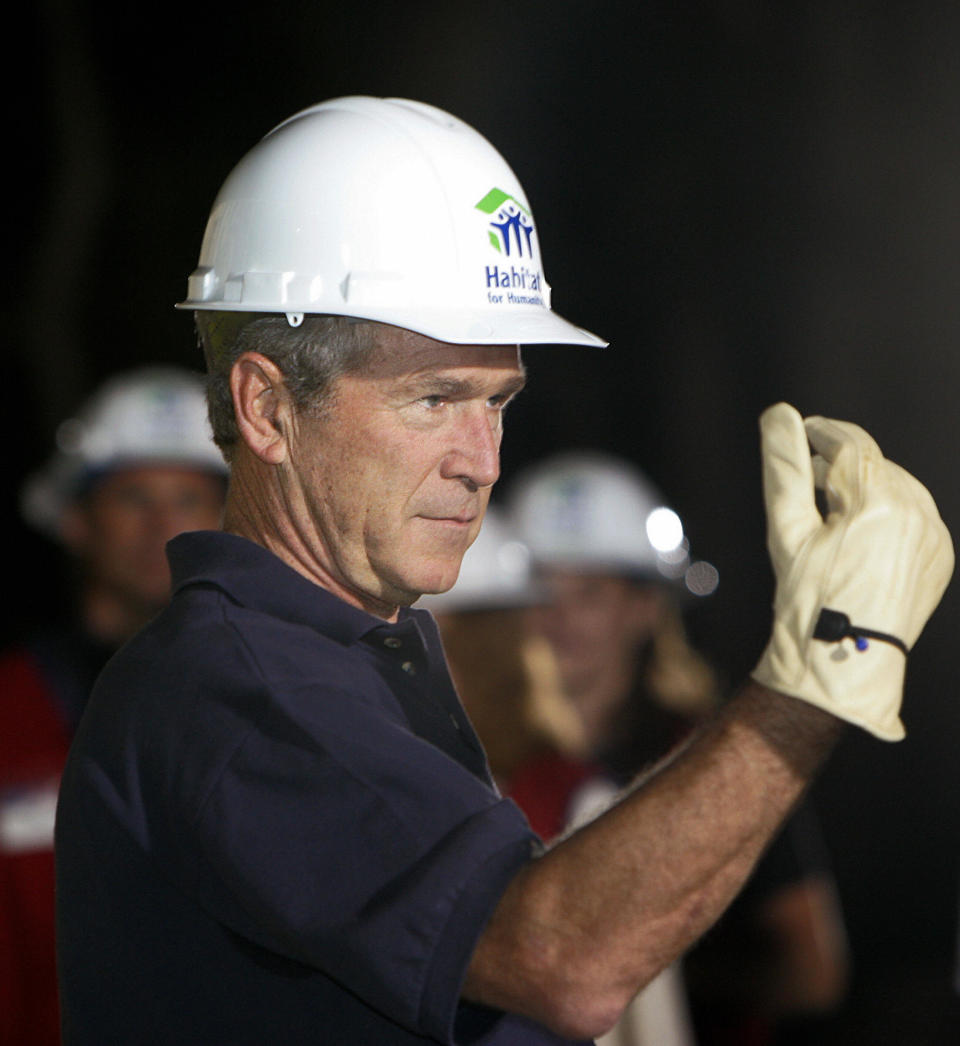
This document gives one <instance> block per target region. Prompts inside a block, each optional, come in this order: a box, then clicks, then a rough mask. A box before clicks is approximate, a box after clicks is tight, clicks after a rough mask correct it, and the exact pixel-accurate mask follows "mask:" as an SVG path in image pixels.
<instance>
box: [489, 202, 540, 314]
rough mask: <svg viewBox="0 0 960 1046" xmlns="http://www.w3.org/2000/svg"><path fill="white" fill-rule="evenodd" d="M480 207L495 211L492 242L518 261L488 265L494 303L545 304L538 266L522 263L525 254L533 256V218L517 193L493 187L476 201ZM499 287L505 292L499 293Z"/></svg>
mask: <svg viewBox="0 0 960 1046" xmlns="http://www.w3.org/2000/svg"><path fill="white" fill-rule="evenodd" d="M476 209H477V210H478V211H482V212H483V213H484V214H489V215H492V216H493V217H492V219H491V221H490V227H489V229H488V230H487V236H488V237H489V239H490V246H491V247H493V249H494V250H495V251H497V252H498V253H499V254H502V255H504V256H505V257H506V258H510V259H511V260H512V259H516V264H511V265H509V266H507V265H505V266H503V267H501V266H500V265H488V266H487V267H486V270H487V271H486V277H487V298H488V299H489V300H490V301H491V302H492V303H493V304H495V305H496V304H500V303H503V302H504V300H506V301H507V302H508V303H509V304H511V305H518V304H520V305H543V304H544V301H543V297H542V296H541V293H540V292H541V287H542V281H543V276H542V274H541V273H540V271H539V270H535V269H531V268H529V266H527V265H523V264H521V261H522V259H523V258H524V257H526V258H529V259H531V260H532V259H533V256H534V255H533V231H534V230H533V218H532V217H531V215H530V212H529V211H528V210H527V209H526V207H524V206H523V204H522V203H520V201H519V200H517V199H516V197H514V196H511V195H510V194H509V193H505V192H504V191H503V190H502V189H497V188H493V189H491V190H490V191H489V192H488V193H487V194H486V196H484V198H483V199H482V200H481V201H480V202H479V203H478V204H477V205H476ZM500 290H502V291H504V293H498V292H499V291H500Z"/></svg>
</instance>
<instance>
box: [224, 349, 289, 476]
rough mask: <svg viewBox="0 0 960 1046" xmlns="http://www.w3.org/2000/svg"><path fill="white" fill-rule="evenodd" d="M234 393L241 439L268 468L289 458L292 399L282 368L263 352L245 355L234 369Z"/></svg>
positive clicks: (234, 405) (232, 393)
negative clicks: (288, 442) (288, 437)
mask: <svg viewBox="0 0 960 1046" xmlns="http://www.w3.org/2000/svg"><path fill="white" fill-rule="evenodd" d="M230 393H231V395H232V396H233V410H234V414H235V415H236V419H237V427H238V429H239V430H240V437H241V439H242V440H243V442H244V443H245V444H246V445H247V447H249V448H250V450H251V451H252V452H253V453H254V454H255V455H256V456H257V457H258V458H259V459H260V460H261V461H263V462H265V463H266V464H268V465H279V464H280V463H281V462H282V461H284V460H285V459H286V456H287V433H288V432H289V429H290V420H291V413H290V395H289V393H288V391H287V386H286V384H285V382H284V380H283V374H282V373H281V371H280V368H279V367H277V365H276V364H275V363H274V362H273V361H272V360H270V359H268V358H267V357H266V356H264V355H262V354H261V353H259V352H245V353H243V354H242V355H241V356H240V357H239V358H238V359H237V360H236V362H235V363H234V364H233V366H232V367H231V368H230Z"/></svg>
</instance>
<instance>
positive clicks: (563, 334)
mask: <svg viewBox="0 0 960 1046" xmlns="http://www.w3.org/2000/svg"><path fill="white" fill-rule="evenodd" d="M175 307H176V308H178V309H192V310H197V311H206V310H213V311H218V312H251V313H253V312H255V313H260V314H263V313H276V314H277V315H281V316H282V315H286V316H305V315H310V314H311V313H316V310H315V309H313V310H311V309H310V308H309V307H307V308H298V307H297V305H296V304H295V303H289V304H286V305H284V307H283V308H282V309H281V308H278V307H277V306H276V305H270V306H267V305H265V304H258V303H256V302H238V303H234V302H224V301H194V300H190V299H187V300H185V301H182V302H178V303H177V305H176V306H175ZM322 314H323V315H342V316H350V317H352V318H353V319H359V320H370V321H374V322H377V323H385V324H388V325H390V326H392V327H402V328H404V329H405V330H411V331H414V332H415V333H417V334H423V335H425V336H426V337H428V338H434V339H436V340H437V341H445V342H448V343H450V344H451V345H580V346H584V347H587V348H598V349H602V348H606V347H607V346H608V345H609V342H607V341H605V340H604V339H603V338H600V337H598V336H597V335H596V334H592V333H591V332H590V331H587V330H584V329H583V328H581V327H577V326H575V325H574V324H572V323H570V322H569V321H568V320H565V319H564V318H563V317H562V316H558V315H557V314H556V313H555V312H547V311H544V310H542V309H538V310H536V311H534V310H531V311H530V312H529V313H520V312H514V313H508V312H506V311H504V313H503V314H502V315H499V316H491V314H490V311H489V310H488V309H483V310H481V309H476V310H465V309H462V308H457V309H450V310H446V309H435V310H425V309H422V308H410V309H409V310H406V309H398V308H397V307H396V306H391V307H388V308H383V309H378V308H376V307H372V306H370V307H365V308H364V309H363V314H362V315H357V314H356V312H350V311H348V310H346V309H344V310H343V311H342V312H334V311H333V310H331V309H324V310H323V313H322Z"/></svg>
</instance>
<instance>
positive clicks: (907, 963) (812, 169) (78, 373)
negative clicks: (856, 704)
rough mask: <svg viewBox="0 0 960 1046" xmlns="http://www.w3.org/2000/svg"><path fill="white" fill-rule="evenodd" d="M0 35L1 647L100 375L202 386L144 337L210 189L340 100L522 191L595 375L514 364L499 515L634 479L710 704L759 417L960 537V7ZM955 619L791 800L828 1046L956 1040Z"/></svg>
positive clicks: (30, 613) (745, 602) (222, 10)
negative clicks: (480, 161) (660, 524)
mask: <svg viewBox="0 0 960 1046" xmlns="http://www.w3.org/2000/svg"><path fill="white" fill-rule="evenodd" d="M5 18H6V42H7V48H6V51H7V54H6V63H7V70H8V79H9V86H8V87H7V89H6V91H5V92H4V93H5V96H6V98H7V102H8V106H7V108H8V112H7V114H6V120H5V138H6V142H7V150H6V153H7V158H6V162H5V164H4V166H5V168H6V173H7V185H8V190H7V193H6V202H7V213H6V217H5V226H6V229H5V237H4V244H5V248H6V250H5V254H6V260H7V265H6V267H5V268H6V271H5V277H4V279H3V284H2V286H3V295H4V299H3V303H4V317H5V320H6V323H5V339H4V340H5V343H6V344H5V346H4V349H5V351H4V353H3V367H4V372H5V378H6V381H5V383H4V392H5V396H4V401H5V409H4V411H3V412H2V417H3V429H2V430H0V438H2V440H3V446H4V448H5V451H6V464H5V476H6V477H7V482H6V483H5V484H4V487H3V504H2V512H3V520H4V530H3V536H4V538H5V547H6V558H7V561H8V570H7V576H8V585H7V598H6V599H5V600H4V621H3V627H4V630H5V632H6V634H8V635H13V634H15V633H16V632H18V631H19V630H21V629H23V628H25V627H27V626H28V625H29V624H30V623H31V622H32V621H34V620H37V619H39V618H40V617H42V616H43V615H44V614H45V613H46V612H47V611H48V608H49V606H50V604H51V601H58V600H62V599H63V598H65V594H64V591H63V589H64V586H63V582H62V580H61V574H60V566H61V564H60V561H59V558H58V554H57V551H56V549H54V548H53V547H52V546H49V545H48V544H46V543H45V541H44V540H43V539H41V538H40V537H38V536H36V535H34V534H33V533H31V532H30V531H28V530H26V529H25V528H24V527H23V526H22V525H21V524H20V522H19V519H18V516H17V508H16V496H17V490H18V487H19V484H20V481H21V480H22V478H23V477H24V475H26V474H27V473H28V472H29V471H30V470H31V469H33V468H35V467H37V466H38V465H39V464H40V463H41V462H42V461H43V460H44V458H45V457H46V455H47V454H48V453H49V451H50V449H51V446H52V440H53V433H54V430H55V427H56V423H57V422H58V421H59V420H60V419H62V418H63V417H64V416H65V415H67V414H68V413H69V412H70V411H71V410H72V409H73V408H74V407H75V406H76V405H77V404H78V402H79V401H80V400H81V399H82V398H83V397H85V396H86V395H87V394H88V393H89V392H90V391H92V389H93V388H94V387H95V386H96V385H97V384H98V383H99V382H100V381H101V380H102V379H103V378H104V377H105V376H106V375H107V374H109V373H111V372H113V371H114V370H117V369H125V368H128V367H130V366H134V365H136V364H139V363H144V362H148V361H167V362H174V363H181V364H185V365H188V366H192V367H194V368H199V366H200V361H199V357H198V354H197V352H196V351H195V348H194V344H193V336H192V329H191V322H190V318H189V316H188V315H185V314H183V313H178V312H175V311H174V309H173V307H172V306H173V303H174V302H175V301H178V300H179V299H180V298H181V297H182V296H183V294H184V291H185V289H186V277H187V275H188V274H189V272H190V271H191V270H192V269H193V267H194V264H195V262H196V256H197V252H198V250H199V245H200V238H201V234H202V230H203V226H204V223H205V220H206V216H207V212H208V209H209V207H210V204H211V203H212V200H213V198H214V196H215V194H216V191H217V189H218V188H219V185H220V183H221V182H222V180H223V178H224V177H225V175H226V174H227V172H228V170H229V169H230V167H231V166H232V165H233V164H234V163H235V162H236V160H238V159H239V157H240V156H241V155H242V154H243V153H244V152H245V151H246V150H247V149H248V148H249V147H250V146H251V145H252V144H253V143H254V142H255V141H256V140H257V139H258V138H259V137H260V136H261V135H263V134H264V133H266V132H267V131H268V130H269V129H270V128H271V127H272V126H273V125H274V124H276V123H278V122H279V121H280V120H281V119H283V118H284V117H286V116H288V115H290V114H292V113H293V112H295V111H297V110H298V109H300V108H303V107H305V106H307V105H309V104H311V103H313V102H316V101H320V100H322V99H323V98H326V97H331V96H334V95H341V94H351V93H358V94H375V95H400V96H406V97H412V98H417V99H420V100H423V101H427V102H431V103H433V104H435V105H439V106H441V107H443V108H446V109H449V110H451V111H453V112H454V113H456V114H457V115H459V116H461V117H462V118H464V119H466V120H467V121H468V122H470V123H471V124H473V125H474V126H475V127H476V128H477V129H478V130H480V131H481V132H482V133H483V134H485V135H486V136H487V137H488V138H489V139H490V140H491V141H492V142H493V143H494V144H495V145H496V146H497V147H498V148H499V149H500V150H501V151H502V152H503V153H504V154H505V156H506V157H507V158H508V160H509V161H510V163H511V165H512V166H513V167H514V169H515V170H516V171H517V173H518V175H519V176H520V180H521V182H522V183H523V185H524V187H525V189H526V192H527V195H528V196H529V198H530V200H531V203H532V205H533V209H534V214H535V217H536V219H537V225H538V233H539V236H540V240H541V245H542V249H543V255H544V259H545V268H546V275H547V279H548V280H549V281H550V283H551V284H552V286H553V289H554V299H553V300H554V306H555V308H556V309H557V311H558V312H560V313H561V314H562V315H564V316H567V317H568V318H571V319H573V320H574V321H575V322H577V323H578V324H580V325H581V326H585V327H588V328H589V329H591V330H595V331H597V332H598V333H600V334H602V335H604V336H605V337H606V338H608V339H609V340H610V341H611V343H612V344H611V347H610V348H609V349H607V350H603V351H592V350H585V349H554V348H539V349H532V350H529V351H528V352H527V354H526V358H527V362H528V366H529V368H530V371H531V374H532V383H531V387H530V389H529V391H528V392H526V393H525V394H524V396H523V397H522V398H521V400H520V401H519V402H518V404H517V406H516V407H515V409H514V410H513V411H512V414H511V417H510V419H509V425H508V435H507V440H506V444H505V449H504V479H503V482H504V483H506V484H508V483H509V481H510V478H511V476H512V475H514V474H515V473H516V471H517V469H518V468H519V467H520V466H522V465H523V464H524V463H525V462H527V461H529V460H531V459H533V458H536V457H538V456H539V455H541V454H543V453H546V452H548V451H552V450H555V449H558V448H561V447H572V446H586V445H589V446H594V447H600V448H604V449H607V450H611V451H615V452H617V453H620V454H623V455H625V456H627V457H629V458H631V459H632V460H634V461H635V462H636V463H638V464H639V465H640V466H641V467H642V468H644V469H645V470H646V471H647V473H648V474H649V475H650V476H651V477H652V478H653V479H654V480H655V481H656V482H657V483H658V484H659V485H660V486H661V487H662V489H663V490H664V491H665V492H666V493H667V495H668V496H669V498H670V500H671V501H672V503H673V504H674V506H675V507H676V508H677V509H678V510H679V511H680V513H681V515H682V516H683V518H684V520H685V523H686V526H687V530H688V533H689V535H690V539H691V542H692V544H693V550H694V553H695V554H698V555H700V556H704V557H706V558H708V559H709V560H711V561H712V562H713V563H714V564H715V565H716V566H717V567H718V568H719V570H720V575H721V584H720V588H719V590H718V591H717V593H716V594H715V595H714V596H713V597H711V598H710V599H709V600H707V601H704V602H702V603H701V604H700V605H698V606H697V607H696V608H695V609H694V611H693V614H692V617H691V626H692V629H693V631H694V634H695V636H696V638H697V639H698V640H699V641H700V642H701V644H702V645H703V646H704V648H705V649H706V650H707V651H708V652H709V653H710V654H711V655H712V656H713V658H714V660H715V661H716V663H717V664H718V666H719V667H720V669H721V670H722V671H723V673H724V675H725V676H726V677H727V678H728V679H729V680H731V682H734V681H736V680H737V679H739V678H740V677H742V675H743V674H744V673H745V672H746V671H748V670H749V668H750V667H751V666H752V664H753V663H754V662H755V660H756V658H757V656H758V654H759V651H760V649H761V647H762V644H763V641H764V637H765V634H766V630H767V628H768V625H769V609H768V608H769V604H770V598H771V594H772V578H771V574H770V571H769V567H768V566H767V562H766V558H765V553H764V550H763V511H762V503H761V500H760V486H759V457H758V450H757V433H756V419H757V416H758V414H759V413H760V411H761V410H762V409H763V408H764V407H765V406H766V405H768V404H769V403H772V402H775V401H776V400H780V399H785V400H788V401H789V402H792V403H794V404H795V405H796V406H797V407H798V408H799V409H800V410H801V411H802V412H804V413H823V414H827V415H830V416H834V417H842V418H847V419H849V420H853V421H856V422H858V423H860V424H862V425H864V426H865V427H866V428H867V429H869V430H870V431H871V433H872V434H873V435H874V436H875V437H876V439H877V440H878V442H879V443H880V445H881V446H882V447H883V449H884V451H885V452H886V453H887V454H888V456H890V457H892V458H894V459H895V460H897V461H899V462H900V463H902V464H903V465H905V466H906V467H907V468H909V469H910V470H911V471H913V472H914V473H915V474H916V475H917V476H918V477H919V478H920V479H921V480H922V481H923V482H925V483H926V484H927V485H928V486H929V487H930V489H931V490H932V492H933V493H934V496H935V497H936V499H937V501H938V503H939V505H940V507H941V511H942V514H943V516H944V518H945V519H946V521H947V523H948V525H950V526H951V529H952V530H953V531H954V533H956V534H960V492H958V489H957V484H956V482H955V476H954V467H955V462H956V460H957V438H956V434H955V433H956V410H955V401H956V390H957V387H958V371H960V353H958V350H957V342H958V338H960V309H958V306H960V296H958V290H960V260H958V249H957V248H958V243H960V122H958V117H960V46H958V45H960V6H958V5H956V4H954V3H949V2H930V3H921V4H879V3H876V4H873V3H867V2H852V3H843V2H813V3H805V4H797V5H786V4H774V3H762V2H759V0H739V2H736V0H726V2H721V0H717V2H713V3H707V2H701V3H689V4H662V5H661V4H635V5H626V4H616V3H602V2H594V3H591V2H587V0H579V2H577V0H552V2H550V3H546V2H543V0H526V2H522V3H517V4H505V3H500V2H496V0H494V2H487V3H485V4H483V5H474V6H467V5H460V4H452V3H449V2H446V3H442V2H416V0H408V2H407V3H404V4H389V3H385V2H383V3H376V2H371V0H355V2H352V3H348V4H333V3H326V2H312V3H308V2H306V0H286V2H285V3H283V4H271V5H267V4H262V5H255V4H251V3H246V4H239V5H232V6H230V5H218V6H216V7H214V6H211V5H203V6H201V7H190V6H187V5H164V7H163V9H162V14H157V13H153V12H152V11H151V9H150V8H149V7H147V8H139V9H138V8H136V7H131V6H130V5H127V4H124V5H121V4H119V3H117V2H116V0H100V2H98V3H96V4H94V3H87V4H80V3H78V2H71V0H40V2H38V3H37V4H36V5H35V6H33V7H31V8H29V9H24V10H20V11H18V12H16V13H11V12H7V15H6V16H5ZM22 578H25V579H26V580H22ZM958 593H960V589H957V587H956V586H954V587H953V588H952V589H951V590H949V591H948V593H947V596H946V598H945V600H944V603H943V605H942V607H941V609H940V610H939V611H938V613H937V614H936V616H935V617H934V619H933V621H932V622H931V624H930V626H929V627H928V629H927V631H926V632H925V633H924V636H923V637H922V639H921V640H920V642H919V644H918V646H917V648H916V651H915V653H914V655H913V656H912V657H911V660H910V666H909V673H908V684H907V703H906V711H905V720H906V724H907V728H908V734H909V736H908V739H907V741H906V742H904V743H903V744H900V745H888V744H883V743H881V742H878V741H875V740H873V739H872V738H869V737H867V736H865V735H861V734H855V733H853V732H851V733H850V735H849V736H848V737H847V738H846V739H845V741H844V742H843V743H842V745H841V747H840V750H839V751H838V752H837V754H836V756H835V758H834V759H833V760H832V762H831V763H830V765H829V767H828V769H827V771H826V772H825V774H824V775H823V777H822V780H821V782H820V784H819V785H818V787H817V790H816V797H817V800H818V802H819V804H820V810H821V816H822V818H823V821H824V826H825V830H826V833H827V836H828V841H829V843H830V846H831V849H832V852H833V856H834V861H835V866H836V871H837V875H838V882H839V885H840V890H841V895H842V900H843V903H844V906H845V910H846V914H847V919H848V925H849V931H850V935H851V941H852V946H853V950H854V962H855V979H854V984H853V989H852V992H851V996H850V999H849V1002H848V1003H847V1005H846V1006H845V1008H844V1011H843V1013H841V1014H840V1015H839V1016H838V1018H837V1019H836V1020H835V1021H833V1022H831V1023H830V1027H829V1028H826V1029H823V1030H822V1031H821V1032H820V1033H819V1034H820V1039H819V1041H822V1042H824V1043H826V1042H844V1043H850V1042H857V1043H860V1042H864V1043H867V1042H870V1043H887V1042H890V1043H898V1044H907V1046H912V1044H920V1043H928V1042H929V1043H936V1044H943V1043H949V1042H953V1041H957V1040H958V1039H960V1036H958V1028H960V1024H958V1023H957V1015H956V1011H955V1002H954V999H953V996H952V993H951V987H950V981H951V976H952V968H951V967H952V961H953V949H954V941H955V936H956V918H955V916H956V908H957V904H956V901H957V871H958V868H957V865H958V861H957V858H958V854H960V767H958V758H957V754H956V753H957V746H958V741H960V711H958V697H957V694H956V693H955V689H956V686H955V678H956V669H955V666H954V663H953V655H954V653H955V650H956V645H957V644H956V638H955V636H956V629H957V624H958V621H960V616H958V615H960V606H958Z"/></svg>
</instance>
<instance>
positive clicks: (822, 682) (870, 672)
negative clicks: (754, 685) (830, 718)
mask: <svg viewBox="0 0 960 1046" xmlns="http://www.w3.org/2000/svg"><path fill="white" fill-rule="evenodd" d="M855 631H856V630H855ZM857 635H859V636H861V637H862V636H863V632H862V631H858V632H857ZM905 673H906V657H905V656H904V653H903V651H902V650H901V649H899V648H898V646H896V645H894V644H892V643H890V642H889V641H886V639H885V638H884V639H876V638H867V642H866V645H865V648H864V649H858V647H857V640H856V639H854V638H851V637H849V636H847V637H845V638H841V639H839V641H830V640H823V639H814V638H812V637H811V638H810V639H809V640H808V641H807V642H806V643H803V644H802V645H798V644H797V643H796V642H795V641H794V639H793V637H792V636H791V634H790V630H789V629H788V628H786V627H785V626H784V625H782V624H778V623H776V622H775V623H774V628H773V635H772V636H771V639H770V642H769V644H768V645H767V648H766V650H765V651H764V653H763V656H762V657H761V658H760V661H759V662H758V664H757V666H756V668H755V669H754V670H753V672H752V673H751V675H752V677H753V679H755V680H756V681H757V682H758V683H760V684H761V685H763V686H765V687H768V688H769V689H771V690H776V691H778V692H779V693H781V694H787V695H788V696H790V697H796V698H800V699H801V700H803V701H807V702H809V703H810V704H812V705H816V706H817V707H818V708H822V709H824V711H827V712H830V713H831V714H832V715H835V716H837V717H838V718H840V719H845V720H846V721H847V722H849V723H853V724H854V725H855V726H859V727H861V728H863V729H864V730H867V731H869V732H870V733H871V734H873V735H874V736H875V737H879V738H880V739H881V740H884V741H900V740H902V739H903V738H904V737H905V736H906V731H905V730H904V727H903V723H902V722H901V720H900V716H899V711H900V703H901V699H902V696H903V681H904V676H905Z"/></svg>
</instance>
